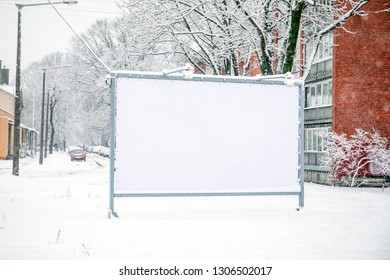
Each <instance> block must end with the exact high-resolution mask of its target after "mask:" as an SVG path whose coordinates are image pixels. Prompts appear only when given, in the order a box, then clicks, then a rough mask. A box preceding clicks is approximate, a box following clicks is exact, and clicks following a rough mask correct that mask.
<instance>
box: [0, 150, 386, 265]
mask: <svg viewBox="0 0 390 280" xmlns="http://www.w3.org/2000/svg"><path fill="white" fill-rule="evenodd" d="M11 165H12V162H11V161H0V259H3V260H20V259H23V260H33V259H38V260H53V259H57V260H68V259H70V260H82V259H92V260H119V259H133V260H158V259H160V260H191V259H198V260H250V259H252V260H253V259H264V260H265V259H268V260H285V259H296V260H307V259H310V260H312V259H317V260H328V259H330V260H347V259H348V260H359V259H364V260H371V259H373V260H378V259H385V260H388V259H390V238H389V236H390V211H389V210H390V190H389V189H384V190H382V189H380V188H375V189H364V188H334V187H330V186H321V185H316V184H309V183H307V184H306V185H305V187H306V189H305V207H304V208H303V209H302V210H301V211H296V210H295V208H296V206H297V204H298V199H297V197H295V196H294V197H204V198H201V197H186V198H117V199H115V209H116V211H117V212H118V214H119V216H120V217H119V218H113V219H108V218H107V213H108V209H107V208H108V202H109V197H108V179H109V178H108V175H109V170H108V167H109V160H108V159H106V158H100V157H98V156H96V155H88V158H87V161H86V162H71V161H70V157H69V155H68V154H66V153H60V152H58V153H54V154H52V155H49V156H48V158H47V159H45V160H44V164H43V165H39V164H38V157H36V158H25V159H21V167H20V176H19V177H15V176H12V175H11Z"/></svg>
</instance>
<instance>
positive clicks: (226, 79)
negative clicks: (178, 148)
mask: <svg viewBox="0 0 390 280" xmlns="http://www.w3.org/2000/svg"><path fill="white" fill-rule="evenodd" d="M184 70H187V68H179V69H177V70H173V71H169V72H135V71H112V72H110V74H109V75H108V76H107V84H109V85H110V170H109V174H110V175H109V213H108V217H109V218H111V217H119V216H118V214H117V212H116V211H115V208H114V200H115V198H120V197H216V196H285V195H288V196H294V195H296V196H298V203H299V206H298V208H297V210H300V209H301V208H303V207H304V102H305V92H304V82H303V80H301V79H295V78H294V76H293V75H291V74H290V73H287V74H282V75H273V76H256V77H236V76H234V77H233V76H215V75H196V74H192V73H190V72H186V71H184ZM178 71H183V72H182V73H181V74H175V72H178ZM117 78H128V79H152V80H171V81H194V82H218V83H246V84H262V85H285V86H292V87H298V89H299V98H298V100H299V101H298V103H299V108H298V112H299V113H298V114H299V116H298V120H299V121H298V130H299V131H298V137H299V139H298V163H297V164H298V170H299V172H298V182H299V187H300V190H299V191H291V192H190V193H187V192H175V193H115V157H116V111H117V108H116V98H117V91H116V79H117Z"/></svg>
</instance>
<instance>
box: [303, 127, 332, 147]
mask: <svg viewBox="0 0 390 280" xmlns="http://www.w3.org/2000/svg"><path fill="white" fill-rule="evenodd" d="M330 132H331V128H330V127H311V128H305V152H318V153H323V152H326V150H327V141H326V137H325V136H326V135H327V134H329V133H330Z"/></svg>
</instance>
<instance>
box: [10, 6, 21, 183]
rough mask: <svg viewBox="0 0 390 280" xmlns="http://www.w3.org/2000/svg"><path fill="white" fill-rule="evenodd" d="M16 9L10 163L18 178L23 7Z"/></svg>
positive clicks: (13, 172)
mask: <svg viewBox="0 0 390 280" xmlns="http://www.w3.org/2000/svg"><path fill="white" fill-rule="evenodd" d="M16 7H17V8H18V36H17V49H16V85H15V86H16V89H15V91H16V92H15V122H14V152H13V156H14V157H13V162H12V175H15V176H19V156H20V118H21V102H20V100H21V92H20V57H21V39H22V34H21V25H22V24H21V23H22V8H23V6H21V5H18V4H16Z"/></svg>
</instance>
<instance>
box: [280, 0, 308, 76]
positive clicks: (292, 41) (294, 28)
mask: <svg viewBox="0 0 390 280" xmlns="http://www.w3.org/2000/svg"><path fill="white" fill-rule="evenodd" d="M304 7H305V2H303V1H302V2H299V3H298V5H297V7H296V8H295V10H293V11H292V12H291V28H290V34H289V36H288V37H289V38H288V41H289V43H288V47H287V51H286V58H285V59H286V60H285V62H284V66H283V73H287V72H291V71H292V68H293V66H294V54H295V49H296V47H297V42H298V38H299V27H300V25H301V16H302V11H303V9H304Z"/></svg>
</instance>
